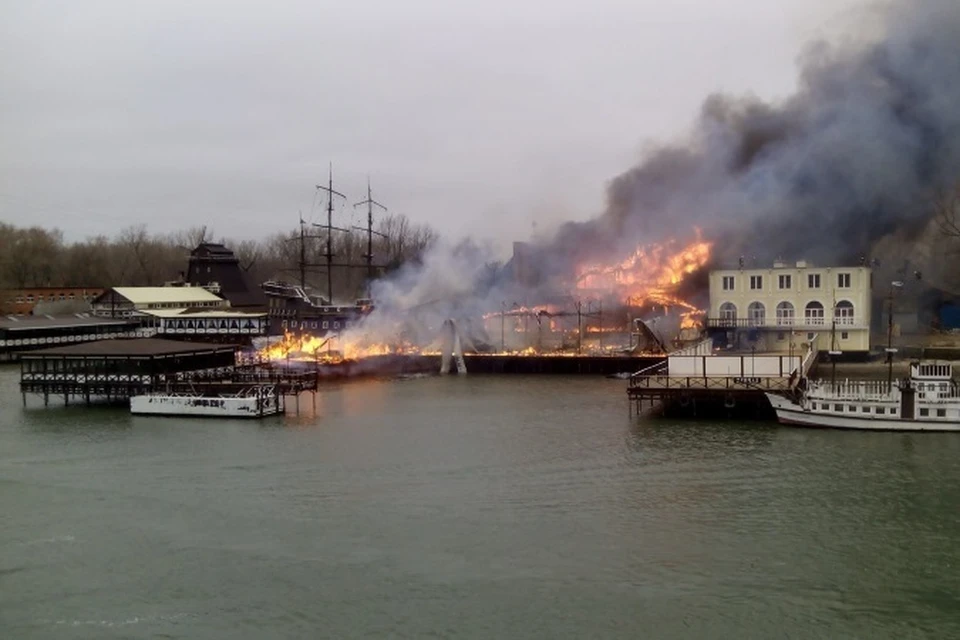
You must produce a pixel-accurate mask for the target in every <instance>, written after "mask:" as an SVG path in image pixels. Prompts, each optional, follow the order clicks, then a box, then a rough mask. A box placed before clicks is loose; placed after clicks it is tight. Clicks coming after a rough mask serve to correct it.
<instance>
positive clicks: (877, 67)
mask: <svg viewBox="0 0 960 640" xmlns="http://www.w3.org/2000/svg"><path fill="white" fill-rule="evenodd" d="M958 179H960V2H958V1H957V0H898V1H897V2H894V3H893V4H891V5H889V6H888V7H886V8H885V9H884V13H883V19H882V23H881V28H880V29H879V30H878V31H877V36H876V37H875V38H873V39H872V40H871V41H869V42H866V43H863V42H861V43H859V44H857V45H837V44H831V43H827V42H818V43H815V44H813V45H811V46H810V47H808V49H807V51H806V53H805V55H804V56H803V58H802V63H801V66H800V81H799V89H798V91H797V92H796V94H795V95H793V96H792V97H790V98H789V99H787V100H785V101H784V102H782V103H779V104H766V103H763V102H761V101H759V100H757V99H753V98H743V99H739V98H733V97H729V96H720V95H714V96H710V97H709V98H707V100H706V101H705V102H704V104H703V107H702V109H701V113H700V115H699V119H698V120H697V122H696V125H695V127H694V130H693V133H692V135H691V136H689V137H688V139H687V141H685V143H684V144H672V145H664V146H662V147H660V148H659V149H657V150H655V151H654V152H652V153H650V154H649V155H648V156H647V157H646V158H645V159H644V160H643V161H642V162H641V163H640V164H639V165H637V166H635V167H633V168H631V169H629V170H628V171H626V172H625V173H623V174H621V175H619V176H617V177H616V178H615V179H613V180H612V181H611V183H610V185H609V189H608V202H607V207H606V210H605V211H604V213H603V214H602V215H600V216H599V217H597V218H596V219H594V220H592V221H589V222H585V223H569V224H567V225H565V226H563V227H562V228H561V229H560V230H559V231H558V233H557V235H556V236H555V237H554V238H552V239H551V240H549V241H547V242H541V243H539V246H536V247H532V248H530V250H529V256H528V257H529V258H530V260H531V261H533V262H536V267H535V271H536V272H537V273H538V274H539V276H540V281H541V282H543V281H549V280H550V279H551V278H557V277H558V276H559V279H560V280H563V278H564V277H569V275H570V274H571V273H572V272H573V267H574V265H576V264H577V263H578V262H581V261H583V260H585V259H603V260H606V261H610V260H617V259H619V258H621V257H623V256H625V255H626V254H628V253H630V252H631V251H633V249H635V248H636V247H637V246H638V245H641V244H646V243H650V242H656V241H659V240H662V239H663V238H665V237H677V236H679V237H681V238H684V237H688V238H689V237H692V232H693V229H694V227H699V228H700V229H702V231H703V235H704V236H705V237H706V238H707V239H711V240H713V241H714V262H715V263H716V264H717V265H733V264H736V262H737V260H738V258H740V257H745V258H746V259H747V260H748V262H749V264H751V265H753V264H754V261H756V263H757V264H758V265H765V264H769V263H770V262H771V261H772V260H773V259H775V258H784V259H787V260H790V259H799V258H806V259H810V260H813V261H815V262H818V263H821V264H840V263H848V264H849V263H853V262H854V261H856V260H858V259H859V258H860V257H861V256H869V255H870V252H871V248H872V247H873V246H874V245H875V243H876V242H877V241H878V240H879V239H881V238H883V237H885V236H887V235H888V234H891V233H892V232H894V231H896V232H899V233H900V234H903V233H904V232H907V233H909V232H918V231H920V230H921V229H922V228H923V227H925V226H926V225H927V223H928V222H929V220H930V218H931V215H932V208H931V198H932V196H933V194H934V193H935V191H936V190H938V189H940V188H943V187H945V186H946V185H947V184H950V183H952V182H954V181H956V180H958ZM490 261H492V256H491V255H490V254H488V253H487V252H485V251H483V250H482V249H480V248H478V247H476V246H473V245H471V244H463V245H460V246H457V247H449V246H445V245H441V246H438V247H436V248H434V249H433V250H432V251H431V252H430V253H428V254H427V255H426V256H425V259H424V261H423V263H422V264H420V265H417V266H413V267H409V268H406V269H404V270H402V271H401V272H399V273H398V274H394V275H393V276H392V277H390V278H387V279H385V280H383V281H380V282H378V283H377V284H376V287H375V290H374V295H375V297H376V299H377V301H378V308H377V310H376V311H375V312H374V313H373V315H372V316H371V317H370V318H368V319H367V320H366V321H365V322H364V324H363V325H362V326H361V327H360V328H359V329H357V330H356V331H357V333H358V334H362V335H365V336H375V337H376V339H381V340H389V341H395V340H397V339H401V340H403V341H405V342H408V343H411V344H419V345H426V344H429V343H431V342H435V341H436V336H437V335H438V332H439V330H440V326H441V324H442V322H443V321H444V320H445V319H446V318H450V317H453V318H461V319H466V318H474V319H476V318H479V317H480V316H481V315H482V314H483V313H484V312H490V311H494V312H496V311H497V310H499V309H501V308H502V305H504V303H505V302H507V303H509V304H510V305H511V306H512V305H514V304H516V301H518V300H519V301H524V300H533V303H540V302H545V300H543V296H544V294H545V293H546V292H547V291H548V290H549V287H545V288H543V289H542V290H540V284H538V283H534V284H531V283H529V282H528V283H526V285H525V286H522V285H521V284H518V283H516V282H514V281H513V280H512V279H511V278H509V277H508V276H509V274H508V273H505V272H504V271H500V272H497V271H496V270H495V269H492V268H489V267H488V263H489V262H490ZM505 276H507V277H505ZM694 281H695V282H698V283H699V287H700V288H701V289H702V288H705V286H704V285H705V283H703V282H702V279H701V280H696V279H694ZM538 296H539V297H540V299H537V298H538ZM467 333H469V334H470V335H473V336H479V337H478V338H477V339H478V340H480V341H490V339H489V336H486V335H485V334H484V332H483V330H482V327H469V328H467ZM492 341H493V342H497V339H496V337H494V339H493V340H492Z"/></svg>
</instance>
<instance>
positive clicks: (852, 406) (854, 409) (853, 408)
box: [847, 404, 857, 413]
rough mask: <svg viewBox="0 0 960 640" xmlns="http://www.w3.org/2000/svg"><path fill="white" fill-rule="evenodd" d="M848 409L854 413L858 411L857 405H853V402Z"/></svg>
mask: <svg viewBox="0 0 960 640" xmlns="http://www.w3.org/2000/svg"><path fill="white" fill-rule="evenodd" d="M847 409H849V410H850V411H851V412H853V413H856V412H857V407H856V406H855V405H852V404H851V405H850V406H848V407H847Z"/></svg>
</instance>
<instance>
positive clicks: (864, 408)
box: [860, 407, 870, 413]
mask: <svg viewBox="0 0 960 640" xmlns="http://www.w3.org/2000/svg"><path fill="white" fill-rule="evenodd" d="M860 410H861V411H863V412H864V413H870V407H860Z"/></svg>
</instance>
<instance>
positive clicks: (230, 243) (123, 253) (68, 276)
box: [0, 215, 438, 296]
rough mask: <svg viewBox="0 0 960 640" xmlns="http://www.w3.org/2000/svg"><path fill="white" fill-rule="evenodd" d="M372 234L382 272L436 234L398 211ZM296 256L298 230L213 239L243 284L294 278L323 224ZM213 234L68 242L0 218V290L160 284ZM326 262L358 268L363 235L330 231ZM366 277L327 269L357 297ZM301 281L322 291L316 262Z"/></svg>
mask: <svg viewBox="0 0 960 640" xmlns="http://www.w3.org/2000/svg"><path fill="white" fill-rule="evenodd" d="M375 230H376V231H377V235H374V236H373V252H372V253H373V262H374V264H375V265H379V266H380V267H382V268H381V269H378V273H384V272H389V271H391V270H393V269H396V268H398V267H399V266H401V265H403V264H404V263H406V262H409V261H416V260H419V259H421V257H422V255H423V253H424V252H425V251H426V250H427V249H428V248H429V247H430V246H432V245H433V244H434V243H435V242H436V241H437V239H438V235H437V233H436V231H434V230H433V229H432V228H431V227H429V226H428V225H421V224H414V223H412V222H411V221H410V220H409V219H408V218H407V217H405V216H403V215H387V216H384V217H383V218H381V220H380V221H379V223H378V224H377V227H376V229H375ZM305 235H306V236H307V237H306V238H305V240H304V241H303V246H304V249H303V252H302V253H301V248H300V245H301V241H300V239H301V230H300V229H299V228H295V229H291V230H289V231H285V232H280V233H275V234H273V235H271V236H268V237H266V238H261V239H255V240H251V239H247V240H231V239H228V238H220V239H218V240H216V242H220V243H222V244H224V245H226V246H227V247H228V248H230V249H232V250H233V252H234V253H235V254H236V256H237V258H238V259H239V261H240V266H241V268H242V269H243V270H244V271H245V272H246V273H247V274H248V276H249V279H250V282H251V284H253V285H259V284H260V283H261V282H264V281H266V280H287V281H291V282H298V281H299V279H300V269H299V267H298V263H299V262H300V259H301V255H302V256H303V257H305V262H307V263H310V264H311V265H322V264H324V263H325V261H326V257H325V256H326V249H327V238H326V235H325V231H324V230H323V229H318V228H315V227H308V230H307V231H306V233H305ZM214 238H216V236H215V234H214V231H213V229H211V228H209V227H206V226H200V227H194V228H191V229H185V230H182V231H178V232H175V233H167V234H162V233H151V232H150V231H149V230H148V228H147V226H146V225H135V226H130V227H127V228H125V229H123V230H121V231H120V232H119V233H118V234H117V235H116V236H114V237H112V238H111V237H107V236H104V235H98V236H94V237H91V238H87V239H86V240H82V241H77V242H68V241H66V240H65V239H64V234H63V232H62V231H60V230H59V229H47V228H43V227H39V226H34V227H25V228H24V227H17V226H14V225H11V224H7V223H3V222H0V289H25V288H31V287H91V288H107V287H114V286H161V285H163V284H164V283H166V282H170V281H174V280H177V279H178V278H179V277H180V275H181V274H182V273H183V274H185V273H186V271H187V264H188V260H189V257H190V252H191V251H192V250H193V249H194V248H196V247H197V245H199V244H200V243H202V242H212V241H214ZM331 242H332V247H333V254H334V258H333V262H335V263H338V264H344V265H365V264H366V254H367V234H366V233H365V232H363V231H353V232H343V231H334V232H333V234H332V237H331ZM366 280H367V270H366V269H365V268H349V267H345V266H341V267H334V269H333V281H334V287H335V291H336V293H337V294H338V296H340V295H344V296H345V295H347V294H350V295H360V294H362V292H363V289H364V285H365V283H366ZM306 281H307V284H308V285H312V286H318V287H319V288H320V290H321V292H322V291H323V290H325V288H326V281H327V280H326V271H325V270H324V269H321V268H319V267H317V266H312V267H310V268H308V269H307V270H306Z"/></svg>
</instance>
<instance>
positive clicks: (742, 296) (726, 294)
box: [708, 262, 872, 351]
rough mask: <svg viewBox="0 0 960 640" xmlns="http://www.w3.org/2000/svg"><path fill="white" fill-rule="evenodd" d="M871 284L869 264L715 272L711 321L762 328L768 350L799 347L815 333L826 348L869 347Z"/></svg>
mask: <svg viewBox="0 0 960 640" xmlns="http://www.w3.org/2000/svg"><path fill="white" fill-rule="evenodd" d="M871 286H872V273H871V270H870V268H869V267H864V266H859V267H815V266H812V265H809V264H807V263H806V262H798V263H797V264H796V265H790V266H788V265H786V264H784V263H775V265H774V267H773V268H770V269H732V270H722V271H712V272H711V273H710V312H709V314H708V325H709V326H710V327H711V328H728V329H731V330H733V329H750V330H753V331H755V330H760V333H761V334H762V335H761V339H762V342H763V345H762V346H763V348H764V349H766V350H768V351H787V350H789V349H790V347H791V343H793V347H794V348H796V345H797V344H798V343H799V342H802V341H804V340H809V339H812V337H813V335H814V334H819V343H820V346H821V349H822V350H827V351H829V350H839V351H869V349H870V301H871V295H870V294H871Z"/></svg>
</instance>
